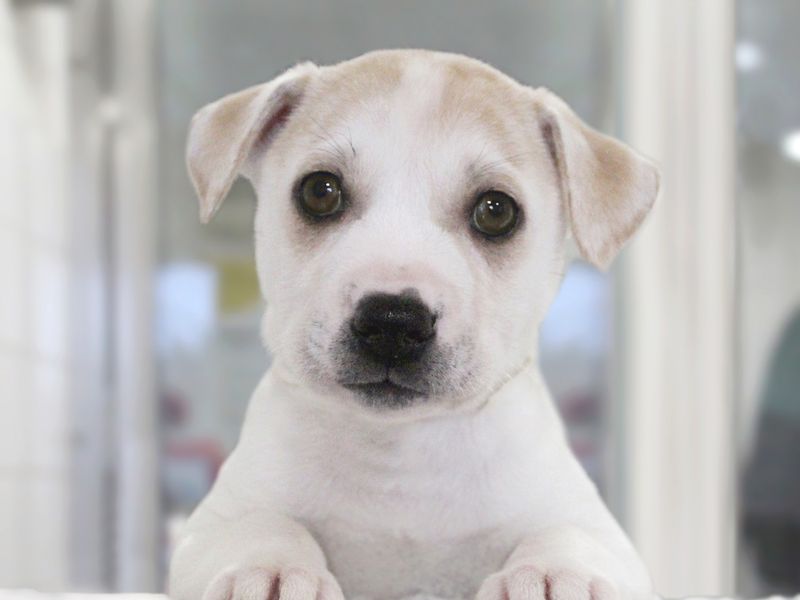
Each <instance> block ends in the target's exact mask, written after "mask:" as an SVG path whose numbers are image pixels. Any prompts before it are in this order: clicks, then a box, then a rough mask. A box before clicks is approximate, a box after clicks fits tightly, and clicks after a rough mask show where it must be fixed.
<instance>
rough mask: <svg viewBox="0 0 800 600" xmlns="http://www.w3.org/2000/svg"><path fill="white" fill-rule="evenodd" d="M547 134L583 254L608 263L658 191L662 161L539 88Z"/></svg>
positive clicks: (604, 264)
mask: <svg viewBox="0 0 800 600" xmlns="http://www.w3.org/2000/svg"><path fill="white" fill-rule="evenodd" d="M535 94H536V97H537V100H536V102H537V111H538V115H539V125H540V131H541V135H542V140H543V142H544V143H545V145H546V146H547V149H548V151H549V153H550V156H551V158H552V160H553V163H554V165H555V168H556V172H557V175H558V179H559V186H560V190H561V195H562V198H563V199H564V203H565V206H566V210H567V213H568V215H569V220H570V226H571V228H572V233H573V235H574V236H575V240H576V242H577V244H578V248H579V249H580V251H581V254H582V255H583V257H584V258H586V259H587V260H588V261H590V262H591V263H593V264H594V265H596V266H598V267H601V268H605V267H607V266H608V264H609V263H610V262H611V261H612V260H613V258H614V256H616V254H617V253H618V252H619V250H620V249H621V248H622V246H623V245H624V244H625V242H627V241H628V239H629V238H630V237H631V235H633V233H634V231H636V229H637V228H638V227H639V225H640V224H641V222H642V221H643V220H644V218H645V216H647V214H648V212H649V211H650V208H651V207H652V205H653V202H654V201H655V199H656V196H657V195H658V187H659V174H658V170H657V169H656V167H655V166H654V165H653V164H652V163H650V161H648V160H647V159H645V158H644V157H642V156H641V155H639V154H638V153H636V152H635V151H634V150H632V149H631V148H629V147H628V146H626V145H625V144H623V143H622V142H619V141H617V140H615V139H613V138H611V137H609V136H607V135H604V134H602V133H600V132H598V131H596V130H594V129H592V128H591V127H589V126H588V125H586V124H585V123H584V122H583V121H581V120H580V119H579V118H578V117H577V116H576V115H575V113H574V112H572V110H571V109H570V108H569V107H568V106H567V105H566V104H565V103H564V102H563V101H562V100H561V99H560V98H558V97H557V96H555V95H554V94H552V93H550V92H548V91H547V90H543V89H539V90H536V91H535Z"/></svg>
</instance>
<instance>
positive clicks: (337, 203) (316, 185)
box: [298, 171, 343, 217]
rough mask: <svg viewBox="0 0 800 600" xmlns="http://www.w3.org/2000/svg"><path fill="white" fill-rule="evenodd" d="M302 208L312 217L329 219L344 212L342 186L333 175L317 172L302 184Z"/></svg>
mask: <svg viewBox="0 0 800 600" xmlns="http://www.w3.org/2000/svg"><path fill="white" fill-rule="evenodd" d="M299 195H300V197H299V198H298V200H299V202H300V206H301V207H302V208H303V210H305V211H306V212H307V213H308V214H310V215H311V216H312V217H329V216H331V215H334V214H336V213H338V212H340V211H341V210H342V204H343V203H342V184H341V182H340V181H339V178H338V177H337V176H336V175H334V174H333V173H328V172H326V171H316V172H314V173H310V174H309V175H306V176H305V177H304V178H303V181H301V182H300V193H299Z"/></svg>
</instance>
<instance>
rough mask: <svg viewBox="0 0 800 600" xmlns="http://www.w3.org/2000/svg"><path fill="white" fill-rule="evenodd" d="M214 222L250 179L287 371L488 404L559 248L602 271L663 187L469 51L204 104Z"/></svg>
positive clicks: (406, 57)
mask: <svg viewBox="0 0 800 600" xmlns="http://www.w3.org/2000/svg"><path fill="white" fill-rule="evenodd" d="M187 155H188V164H189V172H190V174H191V178H192V181H193V183H194V185H195V188H196V190H197V193H198V195H199V197H200V206H201V216H202V218H203V220H206V221H207V220H208V219H209V218H210V217H211V216H212V215H213V214H214V212H215V211H216V210H217V209H218V208H219V206H220V204H221V203H222V201H223V199H224V197H225V195H226V193H227V192H228V189H229V188H230V186H231V183H232V182H233V180H234V178H235V177H236V176H237V174H243V175H245V176H246V177H247V178H248V179H249V180H250V181H251V182H252V183H253V185H254V187H255V189H256V193H257V196H258V209H257V213H256V224H255V231H256V240H255V247H256V257H257V264H258V275H259V279H260V282H261V286H262V290H263V293H264V296H265V298H266V300H267V310H266V313H265V317H264V322H263V335H264V338H265V340H266V341H267V343H268V345H269V347H270V349H271V350H272V352H273V354H274V357H275V361H276V364H277V365H278V366H279V368H282V369H284V371H285V372H286V373H289V374H292V375H293V376H294V377H295V378H296V379H297V380H300V381H303V382H306V383H307V385H310V386H312V387H314V388H315V389H317V390H318V391H319V392H321V393H322V394H324V395H327V396H329V397H331V401H335V400H336V399H340V400H343V401H346V402H351V403H353V402H355V403H358V405H360V406H366V407H370V408H371V409H373V410H376V411H381V412H384V413H386V412H389V411H390V410H391V412H393V413H398V410H397V409H400V408H403V409H405V410H404V411H402V414H406V415H408V414H415V415H419V414H434V413H436V412H440V411H444V410H453V409H454V408H456V407H462V408H463V407H470V406H475V405H477V404H479V403H480V402H482V401H483V400H485V398H486V397H487V396H488V395H490V394H491V393H492V391H493V390H495V389H496V388H497V387H498V386H499V385H502V383H503V381H504V380H505V379H506V378H507V377H509V376H510V375H511V374H513V373H515V372H516V371H517V370H519V369H520V368H521V366H522V365H524V364H525V363H526V362H527V361H528V360H530V358H529V357H530V356H531V355H532V354H533V352H534V349H535V346H536V332H537V328H538V325H539V323H540V321H541V319H542V317H543V315H544V313H545V311H546V309H547V307H548V305H549V304H550V302H551V300H552V298H553V296H554V294H555V292H556V289H557V287H558V284H559V281H560V278H561V275H562V272H563V269H564V245H565V239H566V238H567V237H568V236H569V235H570V234H571V235H572V236H574V238H575V240H576V242H577V244H578V247H579V248H580V250H581V252H582V254H583V256H584V257H585V258H586V259H587V260H589V261H591V262H592V263H594V264H596V265H599V266H601V267H604V266H606V265H607V264H608V263H609V261H610V260H611V259H612V258H613V256H614V255H615V254H616V253H617V251H618V250H619V249H620V247H621V246H622V245H623V244H624V242H625V241H626V240H627V239H628V238H629V237H630V235H631V234H632V233H633V231H634V229H636V227H637V226H638V225H639V223H640V222H641V221H642V219H643V218H644V216H645V215H646V213H647V212H648V210H649V209H650V206H651V205H652V203H653V201H654V199H655V196H656V192H657V188H658V175H657V172H656V170H655V169H654V167H653V166H651V165H650V164H649V163H648V162H646V161H645V160H644V159H642V158H641V157H640V156H638V155H637V154H635V153H634V152H633V151H632V150H630V149H629V148H627V147H625V146H624V145H622V144H621V143H619V142H617V141H615V140H613V139H611V138H609V137H606V136H604V135H602V134H600V133H598V132H596V131H594V130H592V129H590V128H589V127H588V126H586V125H585V124H584V123H582V122H581V121H580V120H579V119H578V118H577V117H576V116H575V114H574V113H573V112H572V111H571V110H570V109H569V108H568V107H567V106H566V105H565V104H564V103H563V102H562V101H561V100H560V99H558V98H557V97H556V96H554V95H553V94H551V93H550V92H548V91H547V90H544V89H531V88H528V87H525V86H522V85H520V84H518V83H517V82H515V81H513V80H512V79H510V78H508V77H506V76H505V75H503V74H501V73H499V72H498V71H496V70H494V69H492V68H491V67H489V66H487V65H485V64H483V63H481V62H478V61H475V60H471V59H467V58H464V57H462V56H457V55H451V54H441V53H433V52H424V51H384V52H375V53H371V54H367V55H364V56H362V57H359V58H357V59H354V60H351V61H348V62H345V63H341V64H338V65H335V66H331V67H321V68H320V67H317V66H316V65H313V64H310V63H305V64H301V65H299V66H297V67H294V68H293V69H290V70H289V71H287V72H285V73H284V74H282V75H281V76H279V77H278V78H277V79H275V80H273V81H271V82H268V83H265V84H263V85H260V86H256V87H254V88H250V89H248V90H245V91H243V92H240V93H238V94H234V95H232V96H228V97H226V98H223V99H222V100H219V101H218V102H215V103H213V104H211V105H209V106H207V107H205V108H203V109H202V110H201V111H200V112H198V114H197V115H196V116H195V118H194V120H193V122H192V127H191V132H190V135H189V142H188V153H187Z"/></svg>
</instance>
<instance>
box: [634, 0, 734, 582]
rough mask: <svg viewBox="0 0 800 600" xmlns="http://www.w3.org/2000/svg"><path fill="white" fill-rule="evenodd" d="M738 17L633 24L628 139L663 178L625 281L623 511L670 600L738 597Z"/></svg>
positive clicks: (709, 13)
mask: <svg viewBox="0 0 800 600" xmlns="http://www.w3.org/2000/svg"><path fill="white" fill-rule="evenodd" d="M734 5H735V3H734V2H731V1H730V0H702V1H698V0H672V1H670V2H664V1H662V0H628V1H627V2H625V4H624V10H623V13H622V14H623V20H624V27H623V31H624V41H625V45H624V50H623V61H622V62H623V65H622V78H623V83H624V106H623V128H624V134H625V137H626V138H627V141H628V142H629V143H631V144H632V145H633V146H634V147H636V148H638V149H639V150H641V151H642V152H644V153H645V154H647V155H649V156H651V157H653V158H654V159H656V160H657V161H658V162H660V164H661V167H662V177H663V179H662V193H661V196H660V198H659V200H658V201H657V203H656V207H655V209H654V213H653V214H652V215H651V218H650V219H649V220H648V222H647V223H646V225H645V227H644V228H643V230H642V231H641V232H640V234H639V235H638V236H637V237H636V240H635V241H634V243H633V244H632V245H631V247H630V248H629V249H628V250H627V252H626V254H625V258H624V259H623V263H622V268H621V270H620V285H621V292H622V293H621V296H622V297H623V298H624V303H625V304H624V306H623V307H622V309H621V311H620V315H619V318H620V329H621V346H622V353H621V357H620V358H621V360H620V364H621V369H622V373H621V379H622V385H623V390H622V391H623V397H624V408H623V418H624V426H623V429H624V445H623V448H624V450H623V463H624V468H623V473H624V476H625V481H624V482H623V488H624V489H623V501H624V505H625V514H626V520H627V523H626V524H627V527H628V529H629V531H630V532H631V534H632V536H633V539H634V542H635V544H636V545H637V547H638V548H639V550H640V551H641V552H642V554H643V555H644V558H645V561H646V562H647V563H648V565H649V566H650V568H651V571H652V573H653V576H654V580H655V584H656V589H657V591H658V592H659V593H661V594H663V595H666V596H688V595H697V594H706V595H715V594H729V593H731V592H732V591H733V573H732V571H733V529H734V528H733V524H734V518H735V514H734V506H735V497H736V496H735V485H734V481H735V480H734V477H735V473H734V468H735V459H734V457H735V452H734V445H733V443H732V441H733V440H732V437H733V432H734V429H733V425H734V414H733V411H734V407H735V403H734V390H733V386H732V375H733V357H734V337H733V322H734V321H733V316H734V304H733V303H734V294H733V290H734V281H733V276H734V178H733V166H734V70H733V64H732V61H733V40H734Z"/></svg>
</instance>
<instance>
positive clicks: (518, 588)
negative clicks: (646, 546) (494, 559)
mask: <svg viewBox="0 0 800 600" xmlns="http://www.w3.org/2000/svg"><path fill="white" fill-rule="evenodd" d="M594 533H595V535H592V534H590V533H589V532H587V531H585V530H583V529H580V528H577V527H574V526H565V527H560V528H554V529H551V530H547V531H543V532H540V533H537V534H535V535H532V536H530V537H527V538H525V539H524V540H523V541H522V542H521V543H520V544H519V546H517V548H516V549H515V550H514V552H513V553H512V554H511V556H510V557H509V559H508V561H507V562H506V564H505V565H504V567H503V569H502V570H501V571H499V572H498V573H495V574H494V575H491V576H489V577H488V578H487V579H486V580H485V581H484V583H483V585H482V586H481V588H480V590H479V592H478V595H477V600H501V599H502V600H649V599H651V598H654V596H653V594H652V591H651V587H650V581H649V577H648V575H647V573H646V570H645V568H644V566H643V565H642V564H641V562H640V561H639V560H638V558H637V557H636V556H635V554H634V553H633V552H632V549H631V551H630V552H629V551H628V548H624V549H623V550H622V551H621V552H618V553H616V554H615V553H614V552H612V551H611V550H610V549H609V548H610V547H612V546H618V544H617V542H619V539H611V538H609V536H607V535H605V534H600V535H597V533H598V532H594ZM612 537H617V536H612ZM606 538H608V541H609V542H611V543H610V544H604V543H601V541H600V540H605V539H606Z"/></svg>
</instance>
